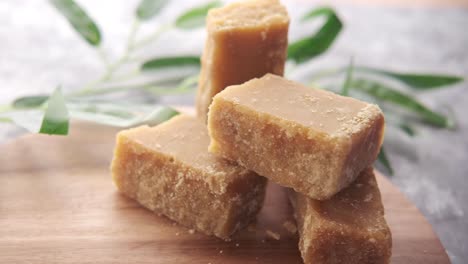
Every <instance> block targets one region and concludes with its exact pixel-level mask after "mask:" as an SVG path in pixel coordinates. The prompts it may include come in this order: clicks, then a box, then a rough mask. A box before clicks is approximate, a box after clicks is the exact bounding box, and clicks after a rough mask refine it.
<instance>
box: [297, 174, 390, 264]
mask: <svg viewBox="0 0 468 264" xmlns="http://www.w3.org/2000/svg"><path fill="white" fill-rule="evenodd" d="M289 198H290V200H291V204H292V205H293V207H294V216H295V218H296V221H297V227H298V230H299V250H300V251H301V255H302V259H303V260H304V263H306V264H307V263H311V264H312V263H313V264H320V263H327V264H333V263H347V264H354V263H356V264H366V263H372V264H379V263H389V262H390V256H391V254H392V234H391V232H390V229H389V227H388V225H387V222H386V221H385V218H384V208H383V205H382V200H381V198H380V191H379V188H378V186H377V182H376V180H375V175H374V173H373V169H372V168H368V169H366V170H364V171H363V172H362V173H361V174H360V176H359V177H358V178H357V179H356V181H355V182H353V183H352V184H351V185H350V186H348V187H347V188H345V189H343V190H342V191H341V192H339V193H338V194H337V195H335V196H333V197H332V198H331V199H330V200H326V201H318V200H314V199H310V198H308V197H306V196H304V195H303V194H300V193H297V192H295V191H293V190H292V189H289Z"/></svg>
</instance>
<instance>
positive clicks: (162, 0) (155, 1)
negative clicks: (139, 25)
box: [136, 0, 169, 21]
mask: <svg viewBox="0 0 468 264" xmlns="http://www.w3.org/2000/svg"><path fill="white" fill-rule="evenodd" d="M168 2H169V1H168V0H141V2H140V4H139V5H138V8H137V10H136V15H137V17H138V18H139V19H140V20H142V21H144V20H148V19H150V18H152V17H153V16H155V15H156V14H158V13H159V11H161V10H162V9H163V8H164V6H166V4H167V3H168Z"/></svg>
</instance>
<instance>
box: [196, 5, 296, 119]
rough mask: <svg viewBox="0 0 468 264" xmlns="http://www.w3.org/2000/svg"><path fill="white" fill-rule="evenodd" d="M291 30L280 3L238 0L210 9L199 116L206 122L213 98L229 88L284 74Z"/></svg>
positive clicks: (199, 96)
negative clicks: (260, 78) (271, 75)
mask: <svg viewBox="0 0 468 264" xmlns="http://www.w3.org/2000/svg"><path fill="white" fill-rule="evenodd" d="M288 27H289V17H288V13H287V11H286V9H285V8H284V6H282V5H281V4H280V2H279V1H278V0H248V1H239V2H235V3H232V4H229V5H227V6H225V7H222V8H216V9H212V10H210V11H209V13H208V17H207V30H208V36H207V39H206V43H205V49H204V51H203V56H202V69H201V74H200V82H199V86H198V92H197V99H196V108H197V115H198V116H199V117H200V118H202V119H203V120H206V114H207V113H208V106H209V105H210V103H211V100H212V98H213V96H214V95H215V94H217V93H218V92H220V91H221V90H223V89H224V88H225V87H227V86H229V85H233V84H241V83H243V82H246V81H248V80H250V79H252V78H255V77H261V76H263V75H264V74H266V73H274V74H277V75H283V71H284V63H285V60H286V52H287V46H288Z"/></svg>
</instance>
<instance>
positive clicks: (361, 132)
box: [208, 74, 384, 200]
mask: <svg viewBox="0 0 468 264" xmlns="http://www.w3.org/2000/svg"><path fill="white" fill-rule="evenodd" d="M208 129H209V133H210V136H211V144H210V151H211V152H213V153H215V154H217V155H220V156H222V157H224V158H227V159H230V160H233V161H236V162H237V163H239V164H241V165H242V166H244V167H246V168H249V169H251V170H253V171H255V172H257V173H258V174H259V175H263V176H265V177H267V178H269V179H271V180H272V181H274V182H276V183H278V184H280V185H283V186H286V187H291V188H294V189H295V190H296V191H298V192H301V193H304V194H306V195H307V196H309V197H310V198H314V199H318V200H324V199H329V198H330V197H332V196H333V195H334V194H336V193H337V192H339V191H340V190H341V189H343V188H345V187H346V186H348V185H349V184H350V183H351V182H352V181H353V180H354V179H355V178H356V177H357V176H358V175H359V173H360V172H361V171H362V170H363V169H365V168H366V167H368V166H369V165H371V164H372V163H373V162H374V161H375V159H376V157H377V154H378V152H379V149H380V146H381V144H382V140H383V133H384V117H383V115H382V112H381V111H380V109H379V107H378V106H376V105H373V104H368V103H365V102H362V101H358V100H356V99H353V98H350V97H343V96H339V95H337V94H334V93H331V92H327V91H324V90H320V89H313V88H309V87H306V86H303V85H301V84H298V83H295V82H292V81H288V80H286V79H284V78H282V77H279V76H275V75H272V74H267V75H265V76H264V77H262V78H260V79H253V80H251V81H249V82H246V83H244V84H242V85H234V86H231V87H228V88H227V89H225V90H224V91H222V92H221V93H219V94H217V95H216V96H215V97H214V99H213V103H212V105H211V106H210V112H209V116H208Z"/></svg>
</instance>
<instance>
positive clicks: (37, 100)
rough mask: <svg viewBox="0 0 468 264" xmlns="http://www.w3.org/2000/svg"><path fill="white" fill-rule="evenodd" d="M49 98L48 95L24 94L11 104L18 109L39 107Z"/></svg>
mask: <svg viewBox="0 0 468 264" xmlns="http://www.w3.org/2000/svg"><path fill="white" fill-rule="evenodd" d="M47 99H49V96H48V95H33V96H24V97H20V98H18V99H16V100H14V101H13V103H12V104H11V105H12V106H13V108H16V109H30V108H38V107H40V106H42V105H43V104H44V103H45V102H46V101H47Z"/></svg>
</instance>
